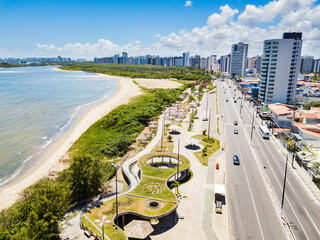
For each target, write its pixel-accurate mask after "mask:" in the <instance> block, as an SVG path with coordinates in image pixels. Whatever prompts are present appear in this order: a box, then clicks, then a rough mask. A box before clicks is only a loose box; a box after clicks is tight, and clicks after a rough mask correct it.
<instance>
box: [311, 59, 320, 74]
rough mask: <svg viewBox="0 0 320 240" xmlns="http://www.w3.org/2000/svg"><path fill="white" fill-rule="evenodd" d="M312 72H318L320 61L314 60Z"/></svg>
mask: <svg viewBox="0 0 320 240" xmlns="http://www.w3.org/2000/svg"><path fill="white" fill-rule="evenodd" d="M312 72H320V59H315V60H314V64H313V70H312Z"/></svg>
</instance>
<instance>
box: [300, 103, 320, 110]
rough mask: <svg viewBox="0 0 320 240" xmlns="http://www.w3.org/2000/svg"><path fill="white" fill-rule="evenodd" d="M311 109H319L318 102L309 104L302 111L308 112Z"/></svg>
mask: <svg viewBox="0 0 320 240" xmlns="http://www.w3.org/2000/svg"><path fill="white" fill-rule="evenodd" d="M311 107H320V102H309V103H307V104H306V105H305V106H304V107H303V109H304V110H310V108H311Z"/></svg>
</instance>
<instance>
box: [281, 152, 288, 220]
mask: <svg viewBox="0 0 320 240" xmlns="http://www.w3.org/2000/svg"><path fill="white" fill-rule="evenodd" d="M287 167H288V154H287V160H286V168H285V170H284V179H283V189H282V200H281V218H282V214H283V204H284V192H285V191H286V181H287Z"/></svg>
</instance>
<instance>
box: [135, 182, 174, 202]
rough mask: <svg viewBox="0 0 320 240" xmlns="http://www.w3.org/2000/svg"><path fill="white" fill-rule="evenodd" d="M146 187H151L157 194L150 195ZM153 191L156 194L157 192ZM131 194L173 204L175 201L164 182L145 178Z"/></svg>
mask: <svg viewBox="0 0 320 240" xmlns="http://www.w3.org/2000/svg"><path fill="white" fill-rule="evenodd" d="M148 186H153V188H156V189H158V190H159V193H154V194H152V193H151V192H150V191H151V190H148ZM148 191H149V192H148ZM154 191H155V192H156V191H157V190H154ZM131 194H134V195H140V196H145V197H150V198H156V199H162V200H168V201H173V202H176V201H177V198H176V196H175V195H174V194H173V192H171V190H169V188H168V187H167V185H166V180H160V179H157V178H152V177H147V176H143V177H142V179H141V182H140V184H139V186H138V187H137V188H136V189H135V190H133V191H132V192H131Z"/></svg>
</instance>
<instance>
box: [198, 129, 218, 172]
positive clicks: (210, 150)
mask: <svg viewBox="0 0 320 240" xmlns="http://www.w3.org/2000/svg"><path fill="white" fill-rule="evenodd" d="M193 138H196V139H198V140H201V142H200V144H202V145H203V146H207V152H206V155H203V152H202V150H201V151H199V152H195V153H194V155H195V156H196V157H197V158H198V160H199V161H200V162H201V163H202V165H204V166H208V160H209V157H210V156H211V155H212V154H214V153H215V152H216V151H218V150H219V148H220V141H219V140H218V139H215V138H212V137H210V138H209V140H210V141H214V142H213V143H206V142H204V141H203V140H205V141H206V139H207V138H208V137H207V136H204V135H195V136H193Z"/></svg>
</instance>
